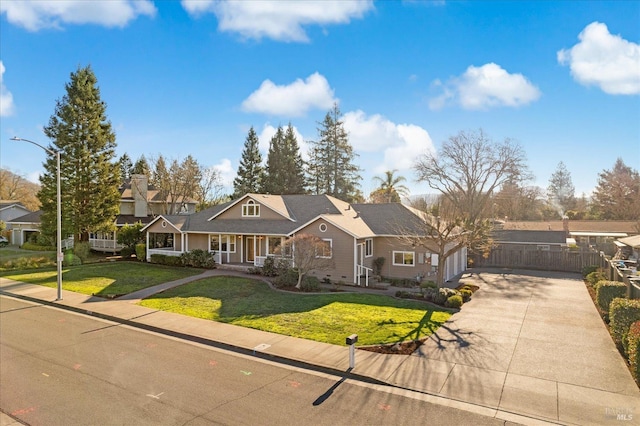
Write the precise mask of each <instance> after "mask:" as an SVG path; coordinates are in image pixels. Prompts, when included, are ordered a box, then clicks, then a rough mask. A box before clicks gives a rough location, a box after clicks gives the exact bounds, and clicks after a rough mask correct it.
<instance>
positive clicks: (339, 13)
mask: <svg viewBox="0 0 640 426" xmlns="http://www.w3.org/2000/svg"><path fill="white" fill-rule="evenodd" d="M182 6H183V7H184V9H185V10H186V11H187V12H188V13H189V14H190V15H192V16H199V15H202V14H205V13H213V14H215V15H216V17H217V18H218V23H219V29H220V30H221V31H229V32H235V33H239V34H240V35H241V36H242V37H245V38H248V39H257V40H260V39H262V38H270V39H273V40H278V41H294V42H306V41H308V40H309V38H308V36H307V33H306V32H305V30H304V28H303V27H304V26H308V25H331V24H347V23H349V22H350V20H351V19H358V18H362V16H363V15H364V14H365V12H367V11H369V10H371V9H373V1H372V0H358V1H347V0H322V1H311V0H305V1H267V0H255V1H253V0H245V1H230V0H182Z"/></svg>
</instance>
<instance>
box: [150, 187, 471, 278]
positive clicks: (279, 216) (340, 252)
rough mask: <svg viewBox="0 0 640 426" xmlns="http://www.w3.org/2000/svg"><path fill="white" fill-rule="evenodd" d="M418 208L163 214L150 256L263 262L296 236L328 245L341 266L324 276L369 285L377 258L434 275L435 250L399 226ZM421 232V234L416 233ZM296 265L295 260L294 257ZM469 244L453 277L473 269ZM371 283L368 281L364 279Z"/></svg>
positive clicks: (321, 198)
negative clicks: (205, 254) (202, 254)
mask: <svg viewBox="0 0 640 426" xmlns="http://www.w3.org/2000/svg"><path fill="white" fill-rule="evenodd" d="M419 220H420V219H419V218H418V215H417V214H416V212H415V211H414V210H412V209H410V208H408V207H406V206H404V205H402V204H398V203H392V204H349V203H346V202H343V201H340V200H338V199H336V198H334V197H331V196H328V195H263V194H246V195H245V196H243V197H241V198H239V199H237V200H234V201H231V202H228V203H225V204H221V205H217V206H213V207H211V208H209V209H207V210H203V211H201V212H199V213H196V214H193V215H188V216H165V215H160V216H158V217H157V218H155V219H154V220H153V221H152V222H151V223H149V224H148V225H147V226H146V227H145V228H144V231H146V233H147V259H149V258H150V257H151V255H153V254H164V255H173V256H178V255H180V254H182V253H184V252H188V251H191V250H194V249H202V250H207V251H209V252H213V253H214V254H215V258H216V261H217V262H218V263H221V264H224V263H235V264H245V265H253V266H262V264H263V263H264V260H265V259H266V258H267V256H277V255H278V252H279V251H278V248H279V247H280V246H281V245H282V243H283V242H284V241H285V240H286V239H287V238H289V237H292V236H294V235H296V234H312V235H316V236H318V237H320V238H321V239H323V240H324V241H325V242H326V250H325V252H323V253H322V255H323V256H327V257H331V258H332V259H333V260H334V268H333V269H331V270H328V271H315V272H314V275H316V276H317V277H318V278H319V279H325V278H326V279H329V280H331V281H332V282H340V281H343V282H345V283H353V284H360V283H364V284H368V281H367V280H368V277H370V276H371V272H372V269H373V260H374V259H376V258H378V257H383V258H385V262H384V265H383V270H382V275H384V276H386V277H393V278H416V277H418V276H420V277H424V276H427V275H432V274H433V272H434V271H435V267H434V266H432V264H434V265H435V264H437V262H436V263H432V259H433V256H432V253H429V252H428V251H426V250H425V249H418V248H415V247H411V246H410V245H408V244H407V243H406V242H404V241H403V240H402V239H401V238H399V235H398V229H400V226H398V225H402V227H403V228H405V229H406V228H407V227H409V226H410V225H411V224H414V225H415V228H414V229H416V230H418V229H420V228H419V226H417V225H418V222H419ZM416 232H417V231H416ZM291 260H292V261H293V263H294V264H295V259H291ZM466 261H467V259H466V249H462V250H460V251H459V252H457V253H455V255H453V256H451V257H450V258H449V259H447V263H446V266H445V273H444V277H445V279H446V280H448V279H451V278H453V277H454V276H456V275H458V274H460V273H462V272H463V271H464V270H465V269H466ZM362 280H364V281H362Z"/></svg>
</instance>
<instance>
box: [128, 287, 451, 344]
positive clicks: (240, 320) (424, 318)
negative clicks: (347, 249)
mask: <svg viewBox="0 0 640 426" xmlns="http://www.w3.org/2000/svg"><path fill="white" fill-rule="evenodd" d="M140 304H141V305H143V306H146V307H149V308H154V309H159V310H164V311H170V312H175V313H179V314H183V315H190V316H194V317H198V318H204V319H209V320H213V321H219V322H224V323H229V324H234V325H240V326H243V327H249V328H255V329H258V330H264V331H270V332H274V333H279V334H284V335H288V336H295V337H301V338H304V339H310V340H315V341H319V342H326V343H332V344H336V345H344V344H345V337H346V336H348V335H350V334H353V333H356V334H358V336H359V340H358V344H359V345H374V344H384V343H396V342H402V341H407V340H414V339H422V338H424V337H427V336H429V335H431V334H432V333H433V332H434V331H435V330H436V329H437V328H438V327H440V325H441V324H442V323H444V322H445V321H446V320H447V319H448V318H449V317H450V316H451V313H450V312H449V311H446V310H444V309H442V308H439V309H438V308H435V307H434V306H432V305H428V304H425V303H424V302H416V301H411V300H401V299H394V298H392V297H388V296H382V295H376V294H364V293H325V294H302V293H286V292H278V291H274V290H272V289H270V288H269V286H268V285H267V284H265V283H264V282H261V281H258V280H253V279H249V278H239V277H214V278H207V279H202V280H198V281H194V282H191V283H188V284H185V285H182V286H179V287H176V288H173V289H170V290H167V291H165V292H163V293H160V294H157V295H154V296H152V297H150V298H148V299H145V300H143V301H142V302H140Z"/></svg>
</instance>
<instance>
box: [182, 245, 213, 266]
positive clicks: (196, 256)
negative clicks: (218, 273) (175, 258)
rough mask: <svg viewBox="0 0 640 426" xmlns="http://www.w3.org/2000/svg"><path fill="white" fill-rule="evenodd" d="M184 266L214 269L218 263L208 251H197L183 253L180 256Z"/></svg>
mask: <svg viewBox="0 0 640 426" xmlns="http://www.w3.org/2000/svg"><path fill="white" fill-rule="evenodd" d="M180 260H181V261H182V265H184V266H191V267H193V268H214V267H215V266H216V261H215V260H214V258H213V253H209V252H208V251H206V250H202V249H195V250H191V251H188V252H186V253H182V254H181V255H180Z"/></svg>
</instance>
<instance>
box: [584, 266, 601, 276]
mask: <svg viewBox="0 0 640 426" xmlns="http://www.w3.org/2000/svg"><path fill="white" fill-rule="evenodd" d="M598 269H600V267H599V266H598V265H589V266H585V267H584V268H582V276H583V277H585V278H586V277H587V275H589V274H590V273H592V272H596V271H597V270H598Z"/></svg>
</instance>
